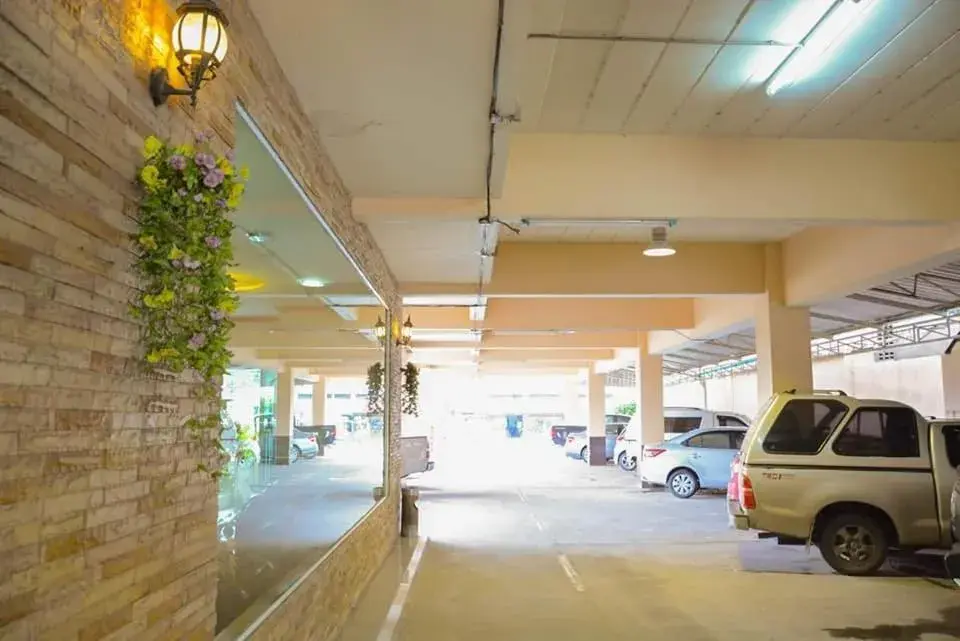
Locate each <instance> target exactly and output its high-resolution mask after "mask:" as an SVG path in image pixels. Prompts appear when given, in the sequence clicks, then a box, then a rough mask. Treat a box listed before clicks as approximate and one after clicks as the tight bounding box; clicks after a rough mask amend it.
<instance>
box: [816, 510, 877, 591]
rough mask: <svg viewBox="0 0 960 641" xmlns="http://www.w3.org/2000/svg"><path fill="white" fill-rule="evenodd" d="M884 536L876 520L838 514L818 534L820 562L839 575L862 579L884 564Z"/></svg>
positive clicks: (852, 514) (867, 517) (860, 515)
mask: <svg viewBox="0 0 960 641" xmlns="http://www.w3.org/2000/svg"><path fill="white" fill-rule="evenodd" d="M888 545H889V544H888V542H887V534H886V532H884V530H883V526H882V525H881V524H880V523H879V522H878V521H877V519H875V518H873V517H871V516H868V515H866V514H858V513H856V512H850V513H847V514H838V515H837V516H835V517H833V518H831V519H830V520H829V521H827V524H826V525H825V526H824V527H823V530H822V531H821V532H820V540H819V542H818V546H819V547H820V553H821V554H822V555H823V560H824V561H826V562H827V564H828V565H829V566H830V567H832V568H833V569H834V570H836V571H837V572H838V573H840V574H846V575H849V576H865V575H868V574H873V573H875V572H876V571H877V570H879V569H880V566H881V565H883V563H884V561H886V560H887V546H888Z"/></svg>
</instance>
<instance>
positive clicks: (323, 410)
mask: <svg viewBox="0 0 960 641" xmlns="http://www.w3.org/2000/svg"><path fill="white" fill-rule="evenodd" d="M326 416H327V379H325V378H323V377H322V376H321V377H320V378H319V379H318V380H317V382H316V383H314V384H313V424H314V425H325V424H326V421H327V419H326Z"/></svg>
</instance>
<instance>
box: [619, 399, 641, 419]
mask: <svg viewBox="0 0 960 641" xmlns="http://www.w3.org/2000/svg"><path fill="white" fill-rule="evenodd" d="M613 413H614V414H623V415H624V416H633V415H634V414H636V413H637V403H636V401H631V402H629V403H624V404H623V405H617V408H616V409H615V410H613Z"/></svg>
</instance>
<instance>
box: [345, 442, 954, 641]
mask: <svg viewBox="0 0 960 641" xmlns="http://www.w3.org/2000/svg"><path fill="white" fill-rule="evenodd" d="M476 458H477V457H476V456H474V457H473V459H472V460H473V462H472V463H471V462H468V461H466V460H462V461H455V460H454V459H451V460H450V461H448V462H449V463H451V464H452V463H454V462H457V463H459V465H451V466H449V467H447V468H446V469H445V470H444V469H443V468H440V469H438V471H437V473H436V474H435V475H434V474H433V473H431V474H426V475H424V476H423V477H422V478H421V479H418V480H416V481H415V482H411V484H414V483H415V484H417V485H419V486H420V487H421V497H422V498H421V501H420V504H421V528H420V534H421V537H423V538H422V540H425V543H421V546H420V553H421V555H422V556H420V558H419V563H417V564H416V565H417V568H416V573H415V575H414V576H413V578H412V581H411V582H410V585H409V586H408V587H403V588H401V589H400V590H398V589H397V587H398V585H399V584H400V583H401V582H403V577H404V569H405V568H407V567H408V566H409V559H410V558H411V556H412V554H413V552H414V550H413V545H414V542H413V541H407V542H405V545H404V547H403V548H402V549H401V550H398V552H397V554H395V555H394V557H393V558H391V559H390V560H389V561H388V562H387V564H386V565H385V567H384V570H383V571H382V572H381V575H380V576H379V577H378V578H377V579H376V580H375V581H374V583H373V586H372V587H371V588H370V590H369V591H368V593H367V595H366V597H365V598H364V600H363V602H362V603H361V604H360V605H359V606H358V608H357V610H356V611H355V613H354V616H353V619H352V621H351V622H350V624H349V625H348V627H347V629H346V630H345V631H344V633H343V635H342V640H341V641H372V640H374V639H375V640H376V641H390V639H394V640H397V641H461V640H462V641H474V640H477V641H479V640H481V639H482V640H488V639H489V640H498V641H511V640H517V641H539V640H541V639H542V640H548V639H549V640H550V641H556V640H571V641H578V640H580V639H584V640H586V639H591V640H593V639H631V640H632V639H644V640H646V641H659V640H661V639H662V640H667V639H671V640H672V639H678V638H680V639H684V640H685V641H699V640H703V641H707V640H710V641H717V640H727V639H730V640H733V639H736V640H737V641H742V640H743V639H750V640H751V641H752V640H755V639H777V640H779V639H783V640H785V641H786V640H789V641H805V640H815V639H816V640H820V639H867V640H870V639H876V640H879V641H901V640H917V641H935V640H938V639H939V640H944V639H960V591H956V590H954V589H952V587H951V586H949V585H948V584H947V583H946V582H942V581H941V582H938V581H936V580H931V579H927V578H917V577H909V576H904V575H903V574H901V573H898V572H891V573H888V575H886V576H883V577H877V578H848V577H841V576H836V575H834V574H832V573H831V572H830V570H829V568H827V567H826V565H825V564H824V563H823V561H822V560H821V559H820V558H819V556H818V555H817V554H816V552H815V551H812V552H811V553H809V554H808V553H807V552H806V551H805V550H804V549H802V548H781V547H778V546H776V545H774V544H772V543H770V542H767V541H758V540H756V539H755V538H753V537H750V536H747V535H745V534H742V533H737V532H734V531H731V530H729V529H728V528H727V526H726V519H725V505H724V502H725V501H724V498H723V497H722V496H703V497H696V498H694V499H691V500H688V501H681V500H677V499H674V498H673V497H671V496H669V495H667V494H665V493H662V492H652V493H651V492H647V491H642V490H641V489H640V488H639V487H638V483H637V479H636V477H634V476H632V475H629V474H625V473H623V472H620V471H619V470H616V469H614V468H612V467H611V468H607V469H596V468H593V469H591V468H588V467H586V466H585V465H583V464H582V463H577V462H574V461H567V460H563V458H562V454H561V452H560V451H559V449H557V450H552V451H551V450H550V449H549V448H543V447H541V444H539V443H536V442H530V443H508V444H506V445H505V446H504V448H503V449H501V450H500V451H499V453H498V456H497V457H496V458H495V460H492V461H488V463H490V466H489V468H488V469H487V470H486V474H485V475H484V476H482V477H479V478H478V477H477V476H475V475H474V474H471V473H470V472H476V471H477V470H476V469H475V468H477V467H483V465H479V466H478V465H477V464H476ZM438 465H439V462H438ZM531 469H540V470H541V472H540V476H539V478H537V477H536V476H535V475H531V474H530V471H531ZM454 470H456V471H454ZM465 472H466V473H465ZM391 604H393V606H394V607H393V612H394V614H399V616H397V617H394V618H395V620H393V619H392V618H391V617H390V616H388V611H389V609H390V606H391Z"/></svg>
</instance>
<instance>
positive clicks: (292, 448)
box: [217, 117, 388, 638]
mask: <svg viewBox="0 0 960 641" xmlns="http://www.w3.org/2000/svg"><path fill="white" fill-rule="evenodd" d="M236 139H237V150H236V152H237V158H238V161H239V162H240V163H241V164H243V165H247V166H249V168H250V180H249V182H248V184H247V192H246V196H245V199H244V202H243V205H242V206H241V209H240V210H239V211H238V212H237V213H236V223H237V231H236V233H235V235H234V238H233V243H234V247H235V258H236V261H237V263H238V265H237V267H236V271H237V273H238V274H243V275H244V276H246V277H249V278H253V279H256V280H257V281H258V282H260V283H263V285H262V286H261V287H258V288H256V289H255V290H251V291H248V292H242V293H240V301H241V303H240V307H239V309H238V311H237V313H236V316H235V318H234V320H235V321H236V324H237V326H236V328H235V329H234V333H233V337H232V340H231V349H232V350H233V351H234V364H233V365H234V367H233V368H231V370H230V372H229V373H228V375H227V376H226V377H225V378H224V386H223V399H224V401H225V403H224V405H225V409H224V416H223V422H224V432H223V440H224V445H225V448H226V451H227V454H228V458H229V460H228V462H227V463H226V467H225V469H224V472H225V474H224V476H223V477H222V478H221V481H220V488H219V489H220V492H219V497H218V502H219V505H218V507H219V510H218V518H217V536H218V537H219V540H220V566H219V590H218V595H217V631H218V633H220V632H222V634H223V636H224V638H232V637H234V636H235V635H237V634H239V633H240V632H241V631H243V630H244V629H246V628H247V627H249V626H250V624H251V623H253V622H254V620H255V619H256V618H257V617H258V616H259V615H260V614H262V613H263V612H264V611H266V609H267V608H268V607H269V606H270V604H271V603H273V602H274V601H276V600H277V599H278V598H279V597H280V596H281V595H282V594H283V592H284V590H286V589H287V587H288V586H289V585H291V584H292V583H293V582H294V581H296V579H297V578H299V577H300V576H302V575H303V573H305V572H306V571H308V570H309V568H310V567H311V566H312V565H314V564H315V563H316V562H317V561H318V560H320V559H321V558H322V556H323V555H324V553H325V552H326V551H327V550H329V549H330V547H331V546H333V544H335V543H336V541H337V540H338V539H339V538H340V537H342V536H343V535H344V534H345V533H346V532H347V531H348V530H349V529H350V528H351V527H353V526H354V525H355V524H356V523H357V522H358V521H359V520H360V519H361V518H362V517H363V516H364V515H365V514H366V513H367V512H368V511H369V510H370V509H371V508H372V507H373V505H374V503H375V496H379V494H380V492H379V488H381V487H382V486H383V485H384V477H385V465H384V462H385V456H384V449H385V446H384V443H385V439H386V430H385V429H384V424H385V422H384V415H383V411H382V410H381V411H380V412H378V413H373V414H371V412H370V411H369V407H368V405H369V404H368V399H367V385H366V374H367V370H368V369H369V368H370V366H371V365H372V364H374V363H379V364H380V366H381V367H383V368H384V369H385V368H386V362H385V351H384V347H383V345H382V344H381V342H380V341H378V340H377V337H376V336H375V335H374V332H373V325H374V324H375V322H376V319H377V318H378V317H382V318H387V317H388V315H387V311H386V310H385V309H384V307H383V306H382V304H381V302H380V300H379V298H378V297H377V296H376V294H375V293H374V292H373V291H372V290H371V289H370V286H369V284H368V282H367V280H366V279H365V277H364V276H363V275H362V274H361V273H360V272H359V271H358V270H357V268H356V266H355V265H354V263H353V261H352V260H351V259H350V258H348V256H347V255H346V254H345V253H344V252H343V251H342V249H341V245H340V244H339V242H338V241H337V240H336V239H335V238H333V236H331V234H330V232H329V231H328V230H327V229H326V227H325V225H324V224H323V223H322V222H321V221H320V220H318V218H317V216H316V215H314V213H313V211H312V210H311V209H310V208H309V206H308V205H307V204H306V202H305V201H304V199H303V198H302V197H301V195H300V192H299V191H298V189H297V187H296V186H295V184H294V183H293V182H292V181H291V180H290V178H289V177H288V175H287V174H285V171H284V169H283V167H282V166H281V165H279V164H278V163H277V162H276V160H275V156H274V155H273V154H272V152H271V150H270V149H269V148H267V147H265V146H264V145H263V144H262V143H261V140H260V138H259V136H258V135H257V133H256V131H255V129H254V128H253V127H252V125H251V124H249V123H248V122H246V121H245V119H244V118H243V117H241V118H240V119H239V120H238V124H237V136H236ZM251 230H256V234H255V237H256V241H255V242H251V241H252V238H251V235H250V233H249V232H251ZM306 283H309V286H308V285H307V284H306ZM320 283H322V286H317V285H318V284H320Z"/></svg>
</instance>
